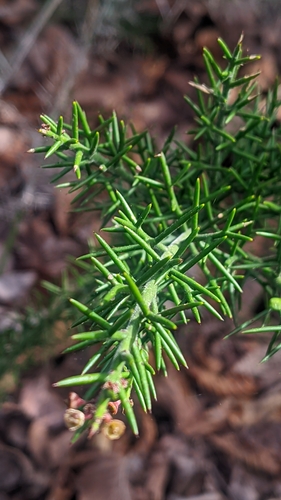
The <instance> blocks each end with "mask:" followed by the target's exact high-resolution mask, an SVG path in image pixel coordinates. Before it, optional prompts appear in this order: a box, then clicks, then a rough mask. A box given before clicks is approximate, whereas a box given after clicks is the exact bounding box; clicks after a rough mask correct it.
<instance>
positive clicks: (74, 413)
mask: <svg viewBox="0 0 281 500" xmlns="http://www.w3.org/2000/svg"><path fill="white" fill-rule="evenodd" d="M64 422H65V425H66V427H67V428H68V429H69V430H70V431H73V432H74V431H77V429H80V427H82V425H83V424H84V422H85V415H84V413H83V412H82V411H80V410H77V409H76V408H68V409H67V410H66V411H65V413H64Z"/></svg>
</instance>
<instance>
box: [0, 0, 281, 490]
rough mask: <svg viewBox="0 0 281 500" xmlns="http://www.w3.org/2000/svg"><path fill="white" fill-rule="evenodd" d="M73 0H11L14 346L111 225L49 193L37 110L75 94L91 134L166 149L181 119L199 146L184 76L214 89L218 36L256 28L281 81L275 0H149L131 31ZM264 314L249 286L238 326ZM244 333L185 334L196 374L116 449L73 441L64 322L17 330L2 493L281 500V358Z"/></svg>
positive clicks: (9, 176) (2, 79) (4, 280)
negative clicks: (125, 124) (211, 78)
mask: <svg viewBox="0 0 281 500" xmlns="http://www.w3.org/2000/svg"><path fill="white" fill-rule="evenodd" d="M118 1H119V2H120V5H121V4H122V6H123V8H124V5H125V4H126V2H125V3H124V2H123V3H122V0H118ZM78 3H79V7H77V4H78ZM96 3H97V2H89V5H91V4H93V9H94V5H96ZM104 3H105V4H106V2H104ZM59 4H61V5H60V6H59ZM77 4H76V6H75V2H72V1H71V0H67V1H65V2H59V1H57V2H54V1H53V2H51V1H49V2H45V8H46V6H52V5H56V6H57V7H58V6H59V7H58V8H57V9H55V7H54V10H55V13H54V15H53V16H52V17H50V16H49V14H48V12H47V9H45V11H43V8H44V6H43V2H40V1H36V0H13V2H11V1H10V0H1V1H0V47H1V52H0V92H1V97H0V311H1V320H0V336H1V335H2V337H3V339H6V337H5V335H6V334H5V331H6V329H7V328H9V327H10V328H14V330H15V331H17V328H18V324H17V321H16V319H15V318H16V315H17V314H18V313H19V312H20V313H21V314H22V315H24V314H25V311H26V308H27V307H29V306H30V305H31V304H32V305H33V306H34V305H35V307H39V305H38V304H37V303H36V300H35V299H34V290H37V289H38V287H39V283H40V281H41V280H42V279H44V280H49V281H52V282H58V281H59V279H60V276H61V273H62V271H63V270H64V269H65V267H66V266H67V256H69V255H72V256H79V255H81V254H83V252H85V250H86V249H87V241H88V239H89V238H90V237H91V235H92V232H93V230H97V229H98V227H99V219H98V215H97V214H94V215H93V214H92V213H84V214H80V215H78V214H73V213H70V212H69V210H70V202H71V197H70V196H68V195H67V193H66V191H63V190H55V189H54V188H53V187H52V185H50V184H49V180H50V174H49V171H48V170H42V169H40V168H39V167H40V164H41V163H42V162H43V159H42V158H40V157H39V156H37V155H36V157H35V156H34V155H31V154H27V153H26V151H27V150H28V149H30V148H33V147H36V146H38V145H40V144H41V142H40V141H41V138H40V136H39V134H38V133H37V131H36V129H38V128H39V127H40V118H39V115H40V114H41V113H46V114H50V115H51V116H53V117H54V118H56V117H57V116H58V114H63V115H64V116H66V117H69V115H70V108H71V106H70V105H71V102H72V100H73V99H76V100H78V101H79V103H80V104H81V106H82V108H83V109H84V110H85V111H86V113H87V114H88V117H89V120H90V122H91V124H92V125H94V124H95V123H97V116H98V113H100V112H101V113H102V114H103V115H104V116H109V115H110V114H111V113H112V110H113V109H114V110H115V111H116V112H117V115H118V116H119V118H124V119H125V120H127V121H131V122H133V123H134V126H135V128H136V129H137V130H138V131H140V130H143V129H146V128H148V129H149V130H150V132H151V133H152V134H153V135H154V136H155V137H156V140H157V144H159V149H160V148H161V144H163V141H164V139H165V137H166V135H167V134H168V133H169V132H170V130H171V128H172V127H173V126H175V125H177V135H178V137H180V138H181V139H183V140H188V141H190V140H191V139H190V138H187V137H186V131H187V130H188V129H189V128H191V126H192V122H193V115H192V112H191V110H190V109H189V107H188V106H187V105H186V104H184V101H183V95H184V94H188V95H191V96H194V89H193V88H191V87H190V86H189V85H188V82H189V81H190V80H193V79H194V77H195V76H198V77H199V80H200V81H202V82H204V81H206V75H205V73H204V66H203V59H202V47H203V46H206V47H208V48H209V49H210V50H211V52H212V53H213V54H214V55H215V57H216V58H217V60H220V59H221V52H220V48H219V46H218V45H217V38H218V37H219V36H221V37H222V38H223V39H224V40H225V41H226V43H227V44H229V46H230V47H231V48H233V47H234V46H235V44H236V43H237V41H238V39H239V37H240V35H241V32H242V31H244V33H245V44H244V46H245V47H246V48H247V50H249V52H250V53H254V54H261V55H262V59H261V61H259V62H258V63H257V62H255V63H253V67H252V70H253V72H255V71H256V70H257V69H260V70H261V76H260V77H259V86H260V90H261V93H262V94H263V95H266V93H267V91H268V90H269V89H270V87H271V86H272V84H273V83H274V81H275V78H276V75H278V74H280V69H281V50H280V49H281V46H280V43H281V42H280V32H281V9H279V14H278V9H277V7H276V5H277V3H274V0H272V1H271V2H269V4H268V6H267V8H266V9H265V7H262V2H261V3H260V2H259V0H256V1H251V2H250V1H249V2H243V1H237V0H235V1H234V0H233V2H226V1H223V0H222V1H220V0H210V1H208V2H207V1H206V2H203V1H202V2H201V1H197V2H194V1H192V0H191V1H188V0H186V1H184V2H182V1H179V0H175V1H174V2H170V3H169V2H168V1H166V0H161V1H160V0H158V1H155V2H154V0H142V1H139V2H137V15H136V14H134V15H133V14H132V12H130V11H129V10H128V18H129V20H130V22H131V21H132V23H133V29H131V30H129V28H128V26H127V31H126V36H125V35H122V36H121V35H120V34H119V33H118V31H117V33H116V32H115V31H114V30H113V31H112V29H111V28H110V26H109V27H108V26H107V24H106V23H105V24H102V23H104V19H100V18H99V17H98V14H97V13H96V12H94V14H95V16H94V15H93V16H92V21H93V22H94V21H95V24H94V25H95V27H96V28H95V29H96V33H95V32H94V35H93V33H92V32H89V26H90V21H91V16H90V14H91V13H90V11H89V12H88V16H90V17H89V19H90V21H89V20H88V21H87V19H88V18H87V16H86V17H85V20H84V21H83V15H84V14H83V13H84V11H85V9H86V2H83V1H81V2H77ZM117 4H118V2H117V0H116V5H117ZM127 4H130V2H127ZM271 8H272V10H271ZM83 9H84V10H83ZM128 9H129V7H128ZM124 12H125V11H124ZM114 15H117V14H116V12H115V13H113V14H112V16H114ZM124 15H125V14H124ZM126 15H127V14H126ZM40 16H41V17H40ZM48 16H49V17H50V19H48ZM130 16H131V17H130ZM73 19H75V22H74V20H73ZM136 20H137V21H136ZM80 21H81V23H80ZM113 21H114V19H113ZM99 22H101V26H102V27H103V28H102V29H101V28H100V27H99ZM134 22H136V23H137V24H136V25H134ZM40 23H41V27H40ZM79 23H80V24H81V25H82V27H83V29H82V30H81V32H80V34H79V33H78V31H79V30H78V29H77V26H78V25H79ZM113 24H114V23H113ZM39 27H40V28H39ZM107 30H108V31H107ZM89 33H90V34H89ZM254 66H255V67H254ZM277 118H278V117H277ZM256 245H257V247H256V251H257V252H258V253H259V252H260V254H261V253H262V252H264V248H259V242H256ZM262 307H263V296H262V293H261V290H260V288H259V287H258V285H257V284H256V283H255V282H254V281H252V282H249V283H247V284H246V287H245V291H244V294H243V301H242V310H241V313H240V314H241V317H243V319H247V318H249V317H251V316H252V315H253V314H254V313H256V312H257V311H259V310H261V308H262ZM232 326H233V325H232V324H231V322H230V321H225V322H223V323H222V322H219V321H217V320H215V319H213V318H210V317H208V316H207V315H206V317H205V318H204V321H203V323H202V325H197V324H196V323H195V322H192V321H191V322H190V323H189V324H188V326H186V327H184V328H182V329H181V331H180V332H179V334H178V337H177V340H178V342H179V344H180V346H181V348H182V349H183V352H184V354H185V356H186V359H187V362H188V365H189V370H181V371H180V372H176V371H175V370H174V369H173V368H172V367H170V369H169V377H168V378H167V379H164V378H163V377H161V376H157V379H156V389H157V395H158V400H157V402H155V404H154V406H153V413H152V415H144V414H143V413H142V412H141V411H140V410H139V409H138V407H137V408H136V411H137V415H138V420H139V423H140V438H139V439H135V438H134V437H133V435H132V434H131V432H130V430H129V429H127V430H126V433H125V434H124V436H123V437H122V438H121V439H120V440H119V441H116V442H114V443H112V442H109V441H106V440H105V439H104V438H103V437H102V436H97V437H96V438H95V439H93V440H91V441H89V440H86V439H83V438H82V439H81V440H80V441H79V442H77V444H75V445H73V446H70V438H71V436H70V432H69V431H68V430H67V429H66V428H65V426H64V422H63V414H64V410H65V407H66V406H65V403H64V400H65V399H67V392H66V391H63V390H58V389H53V388H52V383H53V382H55V381H57V380H59V379H61V378H63V377H65V376H69V375H74V374H75V373H77V372H78V370H79V369H80V367H81V363H82V362H83V359H81V357H80V356H73V355H72V356H61V355H60V352H61V351H62V350H63V348H64V347H65V346H66V345H67V342H68V340H67V336H68V335H69V331H68V325H65V324H64V323H63V322H61V321H58V322H56V323H55V324H54V325H53V330H52V331H50V337H51V338H52V339H54V342H52V343H51V345H48V347H46V348H45V347H44V345H42V343H41V341H40V339H39V338H38V340H37V341H36V340H35V341H34V339H33V340H32V342H33V347H30V345H29V344H28V340H29V339H20V336H21V331H20V329H19V331H18V333H17V337H15V338H16V340H15V342H18V344H17V345H18V346H19V347H18V352H17V351H16V347H15V344H13V342H10V341H9V338H7V339H6V340H5V341H2V343H1V345H2V352H1V353H0V358H1V359H0V375H1V377H2V379H1V381H0V392H1V393H5V397H4V399H5V402H4V403H3V405H2V408H1V410H0V500H8V499H11V500H92V499H94V500H105V499H106V500H113V499H114V500H119V499H120V500H121V499H122V500H184V499H189V500H280V499H281V433H280V428H281V390H280V389H281V375H280V356H279V355H278V354H277V355H276V356H275V357H274V358H272V359H271V361H270V362H268V363H265V364H261V363H260V360H261V359H262V357H263V356H264V354H265V351H266V346H267V342H268V338H267V336H263V337H258V338H257V337H251V338H250V337H245V336H244V337H243V336H242V335H240V336H236V337H231V338H229V339H228V340H223V337H224V336H225V335H227V334H228V333H229V332H230V331H231V329H232ZM30 360H32V363H30ZM27 362H28V363H27ZM15 372H16V373H17V377H16V376H15ZM19 375H20V376H19Z"/></svg>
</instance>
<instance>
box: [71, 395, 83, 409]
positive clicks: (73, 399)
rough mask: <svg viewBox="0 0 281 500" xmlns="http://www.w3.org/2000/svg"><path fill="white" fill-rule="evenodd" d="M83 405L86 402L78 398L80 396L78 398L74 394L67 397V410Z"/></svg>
mask: <svg viewBox="0 0 281 500" xmlns="http://www.w3.org/2000/svg"><path fill="white" fill-rule="evenodd" d="M85 403H86V401H85V400H84V399H82V398H80V396H78V394H76V392H70V393H69V396H68V406H69V408H79V406H83V405H84V404H85Z"/></svg>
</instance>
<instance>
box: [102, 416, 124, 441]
mask: <svg viewBox="0 0 281 500" xmlns="http://www.w3.org/2000/svg"><path fill="white" fill-rule="evenodd" d="M125 429H126V425H125V424H124V422H122V421H121V420H117V419H114V420H111V421H110V422H106V423H104V424H103V426H102V428H101V431H102V433H103V434H104V435H105V436H106V437H107V438H108V439H110V440H116V439H119V438H120V437H121V436H123V434H124V432H125Z"/></svg>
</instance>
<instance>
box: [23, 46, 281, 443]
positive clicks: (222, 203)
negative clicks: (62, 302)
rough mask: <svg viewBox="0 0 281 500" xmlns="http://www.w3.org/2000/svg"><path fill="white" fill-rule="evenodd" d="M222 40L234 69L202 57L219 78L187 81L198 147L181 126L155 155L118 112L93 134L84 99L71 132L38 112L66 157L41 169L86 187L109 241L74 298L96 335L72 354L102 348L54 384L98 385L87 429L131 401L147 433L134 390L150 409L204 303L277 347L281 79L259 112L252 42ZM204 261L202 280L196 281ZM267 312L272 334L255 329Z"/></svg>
mask: <svg viewBox="0 0 281 500" xmlns="http://www.w3.org/2000/svg"><path fill="white" fill-rule="evenodd" d="M218 43H219V45H220V47H221V49H222V52H223V57H224V59H225V60H226V67H225V68H224V69H223V68H221V67H220V66H219V65H218V63H217V62H216V61H215V60H214V58H213V56H212V55H211V53H210V52H209V51H208V50H207V49H204V51H203V58H204V62H205V66H206V70H207V75H208V79H209V83H208V85H206V84H201V83H199V82H198V81H197V80H196V81H195V82H191V83H190V84H191V85H192V87H195V89H196V92H197V102H196V103H195V102H194V101H193V100H192V99H191V98H190V97H188V96H186V97H185V100H186V102H187V103H188V104H189V106H190V107H191V108H192V110H193V112H194V115H195V123H196V125H195V128H194V130H192V131H190V132H189V133H191V134H193V136H194V147H193V148H192V149H191V148H189V147H188V146H187V145H186V144H185V143H183V142H181V141H177V140H174V131H173V132H172V133H171V134H170V136H169V137H168V138H167V140H166V142H165V144H164V145H163V147H162V149H161V152H159V151H158V150H157V148H156V146H155V143H154V141H153V139H152V138H151V137H150V135H149V133H148V132H143V133H137V132H136V131H135V130H134V128H133V127H131V128H130V129H129V130H127V127H126V125H125V124H124V122H123V121H118V119H117V116H116V114H115V113H113V115H112V117H110V118H109V119H107V120H105V119H104V118H102V117H100V125H99V127H98V128H96V129H95V130H92V129H91V128H90V126H89V124H88V122H87V118H86V115H85V113H84V112H83V110H82V109H81V107H80V105H79V104H78V103H77V102H74V103H73V109H72V123H71V124H67V123H65V122H64V120H63V118H62V117H60V118H59V120H58V123H56V122H54V121H53V120H52V119H51V118H49V117H48V116H46V115H43V116H42V117H41V119H42V122H43V125H42V128H41V129H40V132H41V133H42V134H43V135H44V136H45V137H49V138H50V139H51V145H47V146H44V147H40V148H37V149H36V150H32V151H35V152H44V153H45V154H46V155H45V158H49V157H50V156H52V155H54V154H55V155H56V156H57V158H58V161H57V162H56V163H51V164H46V165H44V168H53V169H57V172H58V173H57V175H55V177H54V179H53V182H55V183H57V182H58V181H59V180H60V179H62V178H63V177H64V176H65V175H66V174H69V175H70V174H71V173H72V172H74V174H75V175H74V174H73V175H72V178H71V180H67V181H65V182H63V183H60V184H59V185H58V187H60V188H62V187H65V188H68V189H69V191H70V192H76V193H77V194H76V197H75V198H74V201H73V203H74V207H75V210H77V211H81V210H99V211H100V213H101V216H102V220H103V226H104V229H103V231H104V232H108V233H109V236H110V238H107V239H104V238H103V237H102V236H101V235H99V234H97V235H96V240H97V246H96V247H95V248H93V249H91V251H90V252H89V254H88V255H86V256H84V257H82V258H81V259H82V261H83V263H84V267H85V269H87V270H88V274H89V275H90V276H91V282H92V290H91V292H90V293H88V294H85V293H84V294H83V295H84V299H83V300H82V302H80V301H78V300H74V299H73V300H71V302H72V304H73V305H74V306H75V307H76V308H77V309H78V310H79V311H80V313H81V314H82V316H81V317H80V320H79V321H76V323H75V326H78V327H79V328H81V325H82V324H85V323H86V326H87V328H86V331H81V332H80V333H78V334H75V335H73V339H74V340H75V341H76V343H75V344H74V345H73V346H72V347H70V348H68V349H67V352H70V351H76V350H79V349H84V348H85V347H87V346H91V345H94V344H97V346H98V347H97V350H96V352H95V354H94V355H93V357H92V358H91V359H89V361H88V363H87V365H86V366H85V368H84V370H83V372H82V374H81V375H77V376H76V377H71V378H69V379H66V380H63V381H61V382H58V383H57V385H58V386H70V387H71V386H73V385H78V384H85V385H89V389H88V391H87V392H86V395H85V398H86V399H87V400H90V399H91V398H93V397H94V398H95V400H96V406H95V408H96V410H95V413H94V415H93V418H92V419H91V420H90V424H91V425H92V431H91V432H96V431H97V430H98V429H99V426H100V424H101V422H102V418H103V415H104V414H105V412H106V409H107V405H108V402H109V401H116V400H121V403H122V406H123V409H124V411H125V413H126V415H127V418H128V420H129V422H130V424H131V427H132V429H133V431H134V432H135V434H137V433H138V429H137V423H136V419H135V415H134V411H133V408H132V405H131V403H130V395H131V390H132V389H134V390H135V393H136V395H137V397H138V399H139V401H140V404H141V406H142V408H143V410H144V411H150V410H151V396H152V397H155V388H154V384H153V374H154V373H155V371H163V372H164V374H166V365H165V357H164V356H163V354H164V353H165V354H166V356H167V357H168V358H169V359H170V361H171V362H172V364H173V365H174V366H175V367H176V368H177V369H179V366H180V364H182V365H183V366H186V362H185V359H184V357H183V355H182V353H181V350H180V348H179V346H178V345H177V342H176V340H175V338H174V336H173V334H172V332H173V331H175V330H176V329H177V327H178V325H180V324H183V323H187V322H188V317H190V315H193V316H194V318H195V320H196V321H198V322H199V323H200V322H201V316H202V315H203V314H204V309H206V310H207V311H209V312H210V313H211V314H213V315H214V316H215V317H216V318H219V319H221V320H223V318H224V317H225V316H228V317H230V318H231V317H233V318H234V322H235V323H236V328H235V330H234V331H233V332H232V333H237V332H240V331H245V333H247V332H248V333H252V332H256V333H258V332H264V331H272V332H273V337H272V340H271V342H270V344H269V347H268V351H267V353H266V357H265V359H267V358H268V357H270V356H271V355H272V354H273V353H274V352H276V351H277V350H278V349H280V347H281V344H278V336H279V334H280V331H281V325H278V326H267V325H268V324H269V323H270V322H271V317H272V315H275V317H276V316H277V317H278V318H280V299H279V295H280V282H281V281H280V279H281V274H280V271H281V269H280V266H281V259H280V257H281V254H280V252H281V247H280V240H281V236H280V234H281V218H280V216H281V205H280V192H281V176H280V172H279V169H280V145H279V142H278V141H279V137H280V127H279V125H277V124H276V111H277V108H278V106H279V101H278V98H277V83H276V85H275V87H274V89H273V90H272V92H270V93H269V95H268V97H267V102H266V106H265V109H261V103H260V99H259V96H258V95H257V93H256V84H255V78H256V76H257V74H254V75H249V76H241V75H240V74H239V70H240V69H241V67H242V66H243V65H245V64H247V63H248V62H251V61H253V60H256V59H259V57H258V56H243V53H242V38H241V39H240V40H239V42H238V44H237V46H236V47H235V49H234V51H233V52H231V51H230V50H229V48H228V47H227V46H226V45H225V43H224V42H223V41H222V40H220V39H219V40H218ZM229 124H233V126H232V127H231V130H232V131H230V128H229V127H230V125H229ZM69 175H68V177H69ZM109 222H110V224H109ZM256 235H260V236H262V237H264V238H268V239H269V241H271V243H272V247H271V249H270V253H269V255H268V256H266V257H264V258H259V257H257V256H256V255H254V253H252V251H251V244H250V245H249V242H251V241H253V239H254V238H255V236H256ZM246 244H247V245H246ZM194 266H199V268H200V269H201V273H202V275H203V276H204V279H202V280H201V281H200V283H199V282H198V281H197V279H196V275H197V272H196V268H195V267H194ZM249 278H251V279H255V280H257V281H258V282H259V283H260V284H261V285H262V287H263V289H264V291H265V296H266V303H267V305H266V309H265V310H264V311H263V312H262V313H260V314H259V316H258V317H255V318H252V320H251V321H248V322H247V323H245V324H243V325H239V324H238V319H237V311H238V310H239V304H240V301H241V292H242V289H243V285H244V283H245V281H246V280H247V279H249ZM210 300H211V302H210ZM257 318H259V319H260V318H262V320H263V324H262V326H261V327H260V328H254V329H251V328H249V327H250V325H251V323H253V322H254V321H256V319H257ZM150 347H151V348H152V350H153V353H154V360H155V362H154V364H153V366H152V364H151V361H150V357H149V352H150ZM93 370H95V371H94V372H93ZM83 429H84V426H83ZM80 432H81V429H80V430H78V431H77V432H76V437H78V436H79V433H80Z"/></svg>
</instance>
